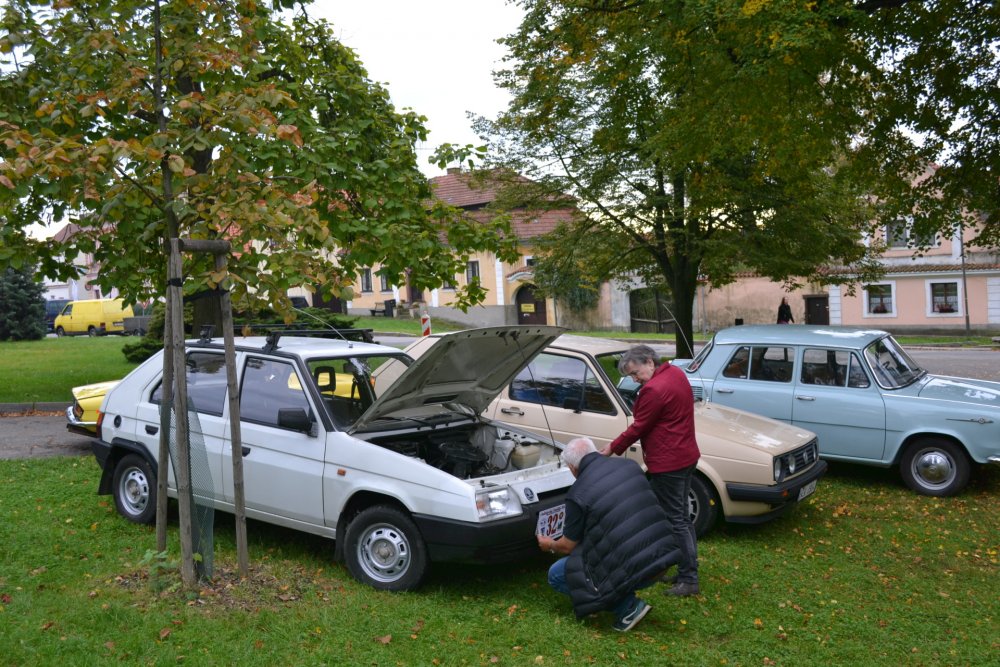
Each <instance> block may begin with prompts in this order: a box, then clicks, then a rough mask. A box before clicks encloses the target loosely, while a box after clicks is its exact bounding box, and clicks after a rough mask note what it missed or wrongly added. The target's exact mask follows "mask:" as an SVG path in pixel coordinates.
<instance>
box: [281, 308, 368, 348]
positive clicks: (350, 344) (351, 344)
mask: <svg viewBox="0 0 1000 667" xmlns="http://www.w3.org/2000/svg"><path fill="white" fill-rule="evenodd" d="M292 310H294V311H295V312H296V313H299V314H300V315H305V316H306V317H311V318H313V319H314V320H316V321H317V322H319V323H320V324H322V325H323V326H324V327H326V328H327V329H330V330H332V331H333V332H334V333H335V334H337V335H338V336H340V339H341V340H343V341H344V342H345V343H347V347H348V349H350V348H353V347H354V341H352V340H349V339H348V338H347V336H345V335H344V334H343V333H341V331H340V329H338V328H337V327H335V326H333V325H331V324H330V323H329V322H327V321H326V320H324V319H323V318H322V317H316V316H315V315H313V314H312V313H309V312H306V310H305V309H304V308H296V307H295V306H292Z"/></svg>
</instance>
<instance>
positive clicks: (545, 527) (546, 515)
mask: <svg viewBox="0 0 1000 667" xmlns="http://www.w3.org/2000/svg"><path fill="white" fill-rule="evenodd" d="M565 523H566V506H565V505H556V506H555V507H550V508H548V509H547V510H542V511H541V512H539V513H538V525H537V526H536V528H535V532H536V533H537V534H539V535H544V536H545V537H551V538H552V539H556V538H557V537H561V536H562V532H563V524H565Z"/></svg>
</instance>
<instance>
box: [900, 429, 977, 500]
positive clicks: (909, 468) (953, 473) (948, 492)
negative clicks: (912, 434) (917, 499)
mask: <svg viewBox="0 0 1000 667" xmlns="http://www.w3.org/2000/svg"><path fill="white" fill-rule="evenodd" d="M970 468H971V465H970V463H969V457H968V455H967V454H966V453H965V450H963V449H962V448H961V447H959V446H958V445H956V444H955V443H953V442H951V441H949V440H945V439H944V438H922V439H920V440H917V441H916V442H914V443H913V444H912V445H910V446H909V447H907V448H906V451H904V452H903V456H902V458H901V459H900V461H899V471H900V473H901V474H902V475H903V481H904V482H906V485H907V486H908V487H910V488H911V489H913V490H914V491H916V492H917V493H919V494H920V495H923V496H942V497H943V496H953V495H955V494H956V493H958V492H960V491H961V490H962V489H964V488H965V485H966V484H968V483H969V472H970Z"/></svg>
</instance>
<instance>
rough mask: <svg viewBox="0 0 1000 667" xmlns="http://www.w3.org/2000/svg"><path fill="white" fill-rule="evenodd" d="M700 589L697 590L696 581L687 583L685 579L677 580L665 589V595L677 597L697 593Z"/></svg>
mask: <svg viewBox="0 0 1000 667" xmlns="http://www.w3.org/2000/svg"><path fill="white" fill-rule="evenodd" d="M699 592H700V591H699V590H698V584H697V583H688V582H686V581H682V582H678V583H676V584H674V585H673V587H671V588H670V590H668V591H667V595H676V596H677V597H687V596H689V595H698V593H699Z"/></svg>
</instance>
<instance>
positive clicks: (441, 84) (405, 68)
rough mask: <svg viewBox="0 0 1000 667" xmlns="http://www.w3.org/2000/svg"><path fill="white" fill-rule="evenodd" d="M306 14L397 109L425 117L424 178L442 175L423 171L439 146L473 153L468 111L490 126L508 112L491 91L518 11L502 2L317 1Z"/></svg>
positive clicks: (503, 100)
mask: <svg viewBox="0 0 1000 667" xmlns="http://www.w3.org/2000/svg"><path fill="white" fill-rule="evenodd" d="M308 11H309V13H310V15H312V16H321V17H323V18H325V19H326V20H328V21H329V22H330V23H332V24H333V27H334V33H335V34H336V35H337V36H338V37H339V38H340V41H341V42H342V43H343V44H345V45H346V46H349V47H351V48H352V49H354V50H355V51H356V52H357V54H358V56H359V57H360V59H361V62H362V63H363V64H364V65H365V68H366V69H367V70H368V75H369V76H370V77H371V78H372V79H373V80H375V81H378V82H380V83H382V84H383V85H385V87H386V88H387V89H388V90H389V94H390V95H391V96H392V101H393V104H394V105H395V106H396V108H397V109H403V108H405V107H410V108H412V109H413V110H414V111H416V112H417V113H419V114H421V115H423V116H426V117H427V129H428V131H429V135H428V140H427V142H426V143H425V144H423V145H421V146H418V151H417V157H418V160H419V163H420V168H421V169H422V170H423V171H424V173H425V174H427V175H429V176H435V175H438V174H440V173H441V170H440V169H438V168H437V167H436V166H431V165H429V164H428V163H427V160H428V158H429V157H430V155H431V153H432V152H433V150H434V149H435V148H436V147H437V146H439V145H441V144H443V143H445V142H449V143H453V144H462V145H464V144H476V145H479V140H478V138H477V137H476V134H475V133H474V132H473V131H472V128H471V127H470V125H469V120H468V118H467V117H466V112H467V111H471V112H473V113H475V114H476V115H483V116H487V117H490V118H492V117H495V116H496V115H497V113H498V112H500V111H502V110H503V109H504V108H506V106H507V100H508V96H507V94H506V93H505V92H504V91H501V90H499V89H498V88H496V87H495V86H494V85H493V77H492V71H493V70H494V69H496V68H498V67H499V66H500V59H501V58H502V57H503V56H504V53H505V49H504V48H503V47H502V46H501V45H499V44H497V43H496V40H497V39H498V38H500V37H503V36H506V35H508V34H510V33H512V32H514V30H515V29H516V28H517V26H518V24H519V23H520V19H521V16H522V11H521V9H520V8H519V7H517V6H515V5H508V4H507V2H506V0H428V1H427V2H415V1H414V0H316V2H315V3H314V4H313V5H311V6H310V7H309V8H308Z"/></svg>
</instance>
